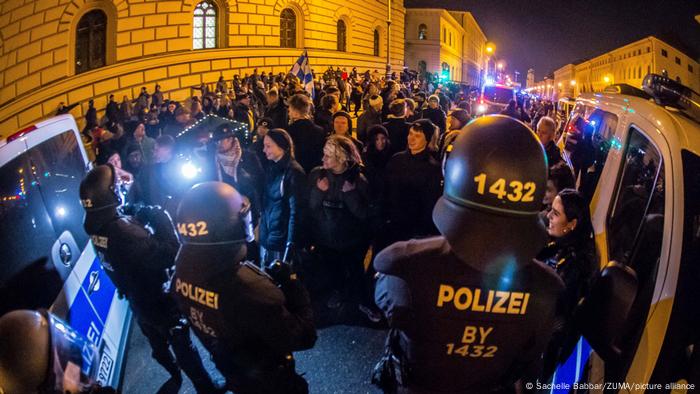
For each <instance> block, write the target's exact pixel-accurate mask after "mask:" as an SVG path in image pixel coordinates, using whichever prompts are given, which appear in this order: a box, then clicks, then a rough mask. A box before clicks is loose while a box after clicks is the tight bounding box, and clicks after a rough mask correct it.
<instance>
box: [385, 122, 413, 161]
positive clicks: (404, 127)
mask: <svg viewBox="0 0 700 394" xmlns="http://www.w3.org/2000/svg"><path fill="white" fill-rule="evenodd" d="M383 125H384V127H385V128H386V130H387V131H388V132H389V141H391V146H389V148H390V149H391V151H392V152H393V153H396V152H401V151H404V150H406V146H407V145H408V130H409V129H410V128H411V125H410V124H409V123H406V118H390V119H389V120H388V121H386V122H384V124H383Z"/></svg>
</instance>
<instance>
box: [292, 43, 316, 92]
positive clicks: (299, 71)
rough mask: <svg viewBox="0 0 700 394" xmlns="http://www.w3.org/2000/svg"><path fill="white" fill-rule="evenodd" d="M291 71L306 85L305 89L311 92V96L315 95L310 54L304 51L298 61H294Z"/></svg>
mask: <svg viewBox="0 0 700 394" xmlns="http://www.w3.org/2000/svg"><path fill="white" fill-rule="evenodd" d="M289 72H290V73H292V74H294V75H296V76H297V77H298V78H299V81H301V84H302V85H304V90H306V91H307V92H309V94H310V95H311V97H314V76H313V74H311V66H309V55H308V54H307V53H306V51H304V52H303V53H302V54H301V56H299V59H297V62H296V63H294V65H293V66H292V69H291V70H290V71H289Z"/></svg>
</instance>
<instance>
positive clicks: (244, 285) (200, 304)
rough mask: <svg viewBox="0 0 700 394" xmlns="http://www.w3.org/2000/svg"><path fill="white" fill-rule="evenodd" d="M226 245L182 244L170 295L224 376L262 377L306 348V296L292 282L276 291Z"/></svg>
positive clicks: (311, 336) (309, 340) (309, 329)
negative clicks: (295, 352) (291, 354)
mask: <svg viewBox="0 0 700 394" xmlns="http://www.w3.org/2000/svg"><path fill="white" fill-rule="evenodd" d="M231 249H232V247H231V245H230V244H228V245H226V244H224V245H186V246H185V247H183V248H182V249H181V251H180V254H179V255H178V258H177V269H176V274H175V276H174V278H173V280H172V282H171V293H172V295H173V296H174V297H175V299H176V302H177V303H178V306H179V308H180V310H181V311H183V312H184V313H185V314H186V315H187V317H188V319H189V320H190V322H191V323H192V326H193V327H194V328H195V332H196V333H197V335H198V337H199V338H200V339H201V340H202V342H203V343H204V344H205V346H206V347H207V349H209V351H210V352H212V354H213V356H214V360H215V362H216V364H217V368H219V369H220V370H222V371H221V372H222V373H223V374H224V375H225V376H226V377H228V378H230V377H231V375H233V376H241V375H246V376H253V375H256V376H257V374H256V371H257V372H259V373H262V374H264V373H265V372H266V371H271V370H273V369H274V368H275V367H277V366H278V365H280V364H281V363H283V362H284V360H285V356H286V355H288V354H289V353H291V352H292V351H297V350H304V349H309V348H311V347H312V346H313V345H314V343H315V341H316V330H315V327H314V323H313V315H312V310H311V304H310V301H309V296H308V293H307V292H306V290H305V289H304V288H303V286H301V284H300V283H298V282H297V281H293V282H292V283H291V284H289V285H288V286H285V287H283V288H282V289H280V288H278V287H277V286H276V285H275V284H274V283H273V281H272V279H271V278H270V277H269V276H268V275H266V274H265V273H263V272H262V271H260V270H259V269H258V268H257V267H255V266H254V265H252V264H250V263H237V262H235V261H236V259H235V258H234V257H232V256H235V254H236V251H235V250H231Z"/></svg>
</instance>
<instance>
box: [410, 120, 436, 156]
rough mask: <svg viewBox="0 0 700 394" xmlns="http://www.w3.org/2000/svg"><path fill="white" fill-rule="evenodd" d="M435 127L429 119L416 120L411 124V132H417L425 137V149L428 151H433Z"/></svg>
mask: <svg viewBox="0 0 700 394" xmlns="http://www.w3.org/2000/svg"><path fill="white" fill-rule="evenodd" d="M436 128H437V126H435V124H434V123H433V122H431V121H430V120H429V119H418V120H417V121H415V122H413V123H412V124H411V129H410V130H411V131H419V132H421V133H423V135H424V136H425V141H426V142H427V146H426V148H427V149H429V150H432V151H434V150H435V143H436V142H435V141H434V138H435V134H436V133H435V132H436V130H435V129H436Z"/></svg>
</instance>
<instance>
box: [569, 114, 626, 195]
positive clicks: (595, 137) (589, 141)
mask: <svg viewBox="0 0 700 394" xmlns="http://www.w3.org/2000/svg"><path fill="white" fill-rule="evenodd" d="M617 121H618V119H617V115H615V114H612V113H610V112H606V111H603V110H601V109H595V110H593V112H590V114H589V115H588V116H586V119H585V122H579V123H578V124H577V127H582V128H583V129H582V130H579V131H580V132H581V133H582V134H583V135H584V139H583V141H582V142H583V145H582V147H581V148H577V151H578V149H581V152H580V154H579V155H578V156H579V160H578V161H579V163H577V165H575V166H574V167H575V168H578V170H579V171H580V182H579V190H581V192H582V193H583V194H584V195H585V196H586V197H587V198H588V199H589V200H590V199H591V198H592V197H593V193H594V192H595V190H596V188H597V187H598V182H599V181H600V175H601V174H602V172H603V167H605V162H606V161H607V159H608V153H609V152H610V148H611V147H612V146H613V145H614V134H615V129H616V128H617ZM577 153H578V152H577Z"/></svg>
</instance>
